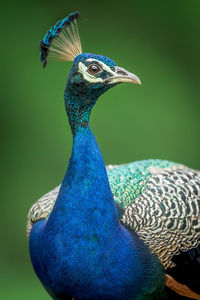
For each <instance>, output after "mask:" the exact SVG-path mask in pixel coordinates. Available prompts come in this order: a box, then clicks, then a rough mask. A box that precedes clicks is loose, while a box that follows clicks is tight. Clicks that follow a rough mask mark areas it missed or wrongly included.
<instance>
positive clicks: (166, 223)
mask: <svg viewBox="0 0 200 300" xmlns="http://www.w3.org/2000/svg"><path fill="white" fill-rule="evenodd" d="M154 173H155V174H154V175H153V176H152V177H151V178H150V179H149V181H148V182H147V188H146V190H145V192H144V193H143V194H142V195H140V196H139V197H137V198H136V199H135V201H134V203H133V204H132V205H129V206H128V207H127V208H126V209H125V212H124V214H123V216H122V223H123V224H125V225H126V226H128V227H130V228H131V229H134V230H135V231H136V232H137V234H138V235H139V236H140V238H141V239H142V240H143V241H144V242H145V244H147V245H148V246H149V247H150V249H151V251H152V252H153V253H154V254H155V255H156V256H157V257H158V258H159V260H160V261H161V263H162V264H163V266H164V267H165V268H166V269H167V268H168V267H173V265H174V264H173V262H172V260H171V259H172V257H173V256H174V255H175V254H179V253H180V251H188V250H189V249H192V248H195V247H197V245H198V244H199V243H200V172H198V171H194V170H191V169H189V168H186V167H181V168H180V169H179V168H177V169H175V170H167V169H166V170H162V169H160V170H159V169H157V170H156V171H155V172H154Z"/></svg>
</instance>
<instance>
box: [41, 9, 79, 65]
mask: <svg viewBox="0 0 200 300" xmlns="http://www.w3.org/2000/svg"><path fill="white" fill-rule="evenodd" d="M78 17H79V12H73V13H71V14H70V15H69V16H67V17H66V18H64V19H62V20H60V21H58V22H57V23H56V24H55V25H54V26H52V27H51V28H50V29H49V30H48V32H47V33H46V35H45V37H44V39H43V40H42V41H40V51H41V52H40V59H41V62H42V64H43V67H45V66H46V64H47V56H48V55H49V56H51V57H53V58H55V59H57V60H62V61H74V58H75V57H76V56H77V55H79V54H81V53H82V47H81V41H80V37H79V32H78V26H77V19H78Z"/></svg>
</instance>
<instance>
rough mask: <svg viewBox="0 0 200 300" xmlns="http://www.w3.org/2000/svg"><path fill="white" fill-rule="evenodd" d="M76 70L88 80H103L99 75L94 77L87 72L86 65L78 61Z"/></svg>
mask: <svg viewBox="0 0 200 300" xmlns="http://www.w3.org/2000/svg"><path fill="white" fill-rule="evenodd" d="M78 71H79V73H81V74H82V75H83V78H84V79H85V80H87V81H88V82H91V83H92V82H103V79H102V78H100V77H95V76H93V75H91V74H89V73H88V72H87V67H86V66H85V65H84V64H83V63H82V62H81V61H80V62H79V64H78Z"/></svg>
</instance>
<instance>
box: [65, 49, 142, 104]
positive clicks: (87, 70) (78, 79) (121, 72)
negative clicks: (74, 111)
mask: <svg viewBox="0 0 200 300" xmlns="http://www.w3.org/2000/svg"><path fill="white" fill-rule="evenodd" d="M121 82H133V83H137V84H140V79H139V78H138V77H137V76H136V75H134V74H132V73H130V72H128V71H126V70H125V69H123V68H120V67H118V66H117V65H116V63H115V62H114V61H113V60H111V59H110V58H108V57H105V56H102V55H95V54H91V53H82V54H79V55H78V56H76V57H75V59H74V64H73V67H72V69H71V71H70V73H69V76H68V81H67V86H66V88H67V89H69V90H70V93H71V94H72V93H73V94H76V95H79V97H80V99H81V101H82V103H83V102H84V100H85V101H86V102H88V101H89V100H92V99H93V100H95V99H97V98H98V97H99V96H100V95H101V94H102V93H104V92H105V91H107V90H108V89H110V88H111V87H113V86H115V85H116V84H119V83H121Z"/></svg>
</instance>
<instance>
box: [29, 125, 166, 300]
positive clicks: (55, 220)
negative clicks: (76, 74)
mask: <svg viewBox="0 0 200 300" xmlns="http://www.w3.org/2000/svg"><path fill="white" fill-rule="evenodd" d="M30 253H31V259H32V263H33V266H34V269H35V271H36V273H37V275H38V277H39V278H40V280H41V281H42V283H43V285H44V286H45V287H46V289H47V291H48V292H49V293H50V295H51V296H52V297H53V298H54V299H67V297H68V296H69V297H71V296H73V297H75V298H78V299H133V298H135V297H137V296H138V295H139V294H141V293H144V292H147V291H148V293H151V292H153V291H154V290H156V288H158V287H160V286H161V285H162V284H163V275H162V274H163V273H162V269H161V267H160V264H159V263H158V262H157V260H156V259H155V258H154V257H153V256H152V255H151V254H150V252H149V251H148V249H147V247H146V246H145V245H143V243H142V242H141V241H140V240H139V239H138V237H137V235H136V234H135V233H134V232H129V231H128V230H126V229H125V228H124V227H123V226H122V225H121V224H120V222H119V220H118V217H117V211H116V207H115V205H114V200H113V196H112V193H111V190H110V186H109V183H108V178H107V173H106V169H105V166H104V161H103V158H102V156H101V153H100V151H99V148H98V145H97V143H96V140H95V138H94V136H93V134H92V132H91V131H90V129H89V128H83V129H80V130H79V131H78V132H77V133H76V135H75V136H74V144H73V151H72V157H71V159H70V162H69V166H68V170H67V172H66V175H65V178H64V180H63V183H62V186H61V189H60V192H59V195H58V198H57V200H56V204H55V206H54V209H53V211H52V213H51V215H50V216H49V219H48V220H41V221H39V222H37V223H35V224H34V226H33V228H32V231H31V235H30ZM158 278H159V279H158Z"/></svg>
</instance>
